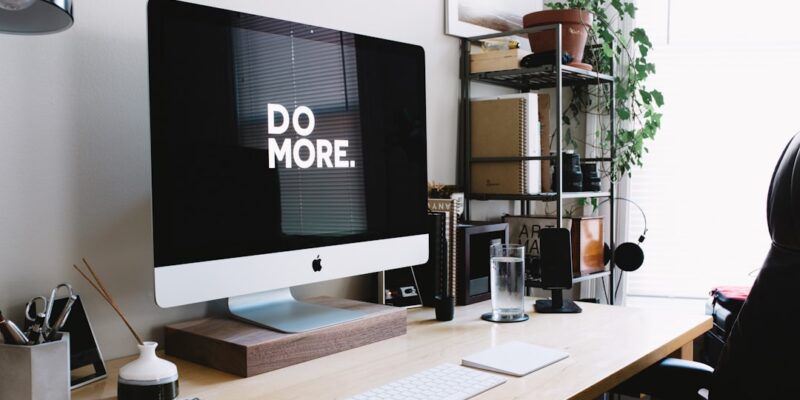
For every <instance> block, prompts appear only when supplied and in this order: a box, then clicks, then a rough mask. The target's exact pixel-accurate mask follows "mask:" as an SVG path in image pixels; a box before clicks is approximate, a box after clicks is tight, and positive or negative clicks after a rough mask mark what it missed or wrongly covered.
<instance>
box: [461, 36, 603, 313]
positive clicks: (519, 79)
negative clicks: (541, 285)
mask: <svg viewBox="0 0 800 400" xmlns="http://www.w3.org/2000/svg"><path fill="white" fill-rule="evenodd" d="M562 29H563V26H562V25H561V24H555V25H546V26H539V27H534V28H526V29H519V30H514V31H507V32H499V33H495V34H489V35H482V36H475V37H471V38H465V39H462V40H461V65H460V73H459V76H460V78H461V94H460V104H459V136H460V153H461V154H460V156H461V163H460V166H461V171H460V175H461V178H462V183H463V185H464V195H465V200H466V201H465V205H464V206H465V210H464V214H465V217H466V219H467V220H469V219H470V201H472V200H512V201H519V202H520V211H521V213H522V214H523V215H529V212H530V210H531V209H532V207H531V202H532V201H548V202H555V203H556V215H555V217H556V224H557V226H558V227H559V228H560V227H561V225H562V223H563V222H562V220H563V216H564V200H566V199H577V198H586V197H589V198H591V197H595V198H609V199H613V198H614V197H615V187H614V182H613V181H611V182H610V186H609V190H608V191H607V192H562V191H561V188H563V185H562V182H561V166H562V159H561V158H562V153H563V132H562V129H563V124H564V121H563V118H562V113H561V110H563V90H564V87H573V86H581V85H609V91H610V96H611V98H612V99H613V98H614V77H613V76H610V75H606V74H601V73H598V72H593V71H586V70H583V69H580V68H575V67H571V66H568V65H562V64H561V63H554V65H545V66H541V67H536V68H518V69H513V70H505V71H491V72H480V73H471V72H470V62H469V55H470V44H471V43H474V42H480V41H481V40H484V39H491V38H497V37H506V36H515V35H523V36H527V34H529V33H534V32H542V31H548V30H554V31H555V36H556V53H555V60H561V59H562V53H563V49H562V43H561V37H562V36H561V32H562ZM612 69H613V66H612ZM471 82H481V83H486V84H491V85H496V86H502V87H507V88H513V89H516V90H519V91H520V92H529V91H531V90H538V89H546V88H555V89H556V96H555V98H556V101H555V103H553V104H554V107H555V109H556V110H558V112H556V115H557V117H556V124H555V125H556V140H555V143H556V155H555V156H539V157H482V158H473V157H472V156H471V143H470V140H471V136H472V135H471V126H470V83H471ZM615 112H616V110H615V109H614V102H613V101H612V102H611V110H610V114H611V117H610V119H611V121H610V128H611V131H612V132H614V131H615V129H616V126H615V118H614V117H615ZM615 146H616V143H615V141H614V135H611V142H610V156H609V157H599V158H586V159H583V160H584V161H590V162H607V163H610V164H611V165H610V166H611V170H613V168H614V157H615V153H616V149H615ZM528 160H550V161H552V162H553V165H554V168H555V179H556V181H555V182H553V184H554V185H557V186H556V187H557V188H559V190H558V191H557V192H552V193H538V194H529V195H528V194H508V195H501V194H486V193H473V192H472V190H471V187H470V185H471V177H470V172H471V171H470V170H471V168H470V166H471V165H472V164H473V163H481V162H519V161H528ZM609 206H610V207H609V232H610V233H611V234H610V236H611V237H610V238H609V246H610V247H611V249H612V252H611V254H612V256H611V261H610V263H609V265H610V266H611V267H610V268H609V270H608V271H604V272H598V273H594V274H589V275H582V276H577V277H574V278H573V283H578V282H584V281H587V280H591V279H597V278H601V277H606V276H608V277H609V290H610V293H609V303H610V304H614V267H613V266H614V265H615V264H614V256H613V254H614V252H613V250H614V248H615V240H614V239H615V236H616V226H615V212H616V210H615V204H614V202H613V201H610V202H609ZM533 287H536V285H535V283H534V285H533Z"/></svg>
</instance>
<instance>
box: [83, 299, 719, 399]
mask: <svg viewBox="0 0 800 400" xmlns="http://www.w3.org/2000/svg"><path fill="white" fill-rule="evenodd" d="M579 304H580V306H581V307H582V308H583V313H581V314H536V313H534V312H533V299H531V298H527V299H526V310H527V311H528V313H529V315H530V316H531V318H530V320H529V321H527V322H521V323H512V324H495V323H490V322H486V321H482V320H481V319H480V315H481V314H482V313H484V312H487V311H489V310H490V308H491V303H490V302H488V301H487V302H482V303H477V304H473V305H469V306H465V307H458V308H456V318H455V320H453V321H450V322H437V321H436V320H434V318H433V314H434V313H433V310H432V309H429V308H424V309H414V310H409V312H408V333H407V334H406V335H404V336H400V337H396V338H393V339H389V340H385V341H382V342H378V343H373V344H370V345H367V346H364V347H360V348H356V349H352V350H348V351H345V352H341V353H337V354H333V355H330V356H327V357H323V358H319V359H316V360H312V361H308V362H304V363H301V364H297V365H293V366H290V367H286V368H283V369H280V370H275V371H272V372H268V373H265V374H262V375H258V376H254V377H251V378H239V377H236V376H233V375H230V374H227V373H223V372H219V371H216V370H213V369H210V368H206V367H203V366H200V365H197V364H193V363H190V362H186V361H182V360H178V359H171V360H172V361H174V362H175V363H176V364H177V365H178V369H179V373H180V392H181V396H180V399H184V398H188V399H191V398H194V397H198V398H199V399H200V400H217V399H237V400H245V399H253V400H255V399H343V398H347V397H349V396H352V395H355V394H358V393H360V392H363V391H366V390H368V389H370V388H373V387H376V386H379V385H383V384H386V383H389V382H392V381H394V380H397V379H400V378H403V377H405V376H407V375H411V374H413V373H416V372H418V371H422V370H424V369H427V368H430V367H433V366H436V365H438V364H441V363H444V362H450V363H455V364H460V363H461V358H462V357H463V356H466V355H468V354H471V353H474V352H477V351H480V350H484V349H487V348H490V347H492V346H494V345H496V344H500V343H504V342H507V341H511V340H519V341H525V342H530V343H533V344H538V345H542V346H549V347H555V348H559V349H563V350H565V351H567V352H568V353H569V354H570V356H569V358H567V359H565V360H563V361H560V362H558V363H556V364H553V365H551V366H549V367H546V368H544V369H542V370H539V371H536V372H533V373H531V374H529V375H527V376H525V377H521V378H514V377H511V376H508V377H506V378H507V379H508V382H506V383H504V384H502V385H500V386H498V387H496V388H494V389H491V390H490V391H488V392H486V393H483V394H482V395H480V396H478V397H477V399H511V398H515V399H522V398H525V399H527V398H530V399H571V398H575V399H593V398H596V397H598V396H600V395H601V394H602V393H603V392H606V391H608V390H609V389H611V388H613V387H614V386H616V385H617V384H618V383H620V382H622V381H624V380H626V379H627V378H629V377H631V376H633V375H634V374H636V373H637V372H639V371H641V370H643V369H644V368H646V367H647V366H649V365H651V364H653V363H655V362H656V361H658V360H660V359H662V358H664V357H667V356H670V355H672V356H679V357H682V358H691V356H692V350H691V349H692V340H693V339H695V338H696V337H698V336H700V335H702V334H703V333H704V332H705V331H707V330H709V329H710V328H711V318H709V317H708V316H704V315H701V314H700V313H698V314H693V315H689V314H686V313H681V312H677V311H676V312H670V311H664V310H658V311H655V312H653V311H647V310H644V309H635V308H625V307H619V306H606V305H598V304H588V303H579ZM130 360H132V358H124V359H119V360H113V361H111V362H109V363H108V369H109V377H108V379H105V380H103V381H100V382H97V383H94V384H91V385H89V386H86V387H83V388H81V389H78V390H75V391H74V392H73V395H72V398H73V399H75V400H82V399H113V398H115V396H116V381H117V377H116V373H117V370H118V369H119V367H120V366H122V365H124V364H125V363H127V362H129V361H130Z"/></svg>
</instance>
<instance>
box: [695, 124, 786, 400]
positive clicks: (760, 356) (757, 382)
mask: <svg viewBox="0 0 800 400" xmlns="http://www.w3.org/2000/svg"><path fill="white" fill-rule="evenodd" d="M767 223H768V225H769V232H770V235H771V236H772V247H771V248H770V250H769V252H768V254H767V257H766V259H765V260H764V265H763V267H762V269H761V272H760V273H759V275H758V278H757V279H756V281H755V283H754V284H753V288H752V289H751V291H750V295H749V296H748V297H747V301H746V302H745V303H744V305H743V306H742V310H741V312H740V313H739V317H738V318H737V320H736V322H735V323H734V325H733V328H732V330H731V333H730V336H729V337H728V341H727V343H726V344H725V348H724V349H723V351H722V355H721V356H720V360H719V363H718V364H717V369H716V370H715V371H714V381H713V385H712V387H711V392H710V399H712V400H714V399H772V398H795V396H797V393H798V389H797V384H796V378H794V379H786V377H787V376H789V375H790V374H793V373H795V374H796V372H797V367H796V366H797V365H798V364H797V363H798V362H800V345H798V343H797V339H796V338H797V337H798V336H800V335H799V332H798V331H796V330H795V328H794V327H795V326H798V325H800V324H798V321H797V320H798V318H800V301H798V298H800V290H798V289H800V134H797V135H795V136H794V137H793V138H792V140H791V141H790V142H789V144H788V145H787V146H786V149H784V151H783V154H782V155H781V158H780V160H779V161H778V165H777V166H776V167H775V172H774V173H773V175H772V183H771V184H770V190H769V194H768V196H767ZM719 251H735V250H734V249H719Z"/></svg>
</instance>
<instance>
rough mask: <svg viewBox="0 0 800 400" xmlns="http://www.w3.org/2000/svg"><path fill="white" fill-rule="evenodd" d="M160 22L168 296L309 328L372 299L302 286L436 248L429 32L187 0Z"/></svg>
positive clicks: (159, 257) (157, 247) (153, 75)
mask: <svg viewBox="0 0 800 400" xmlns="http://www.w3.org/2000/svg"><path fill="white" fill-rule="evenodd" d="M148 35H149V67H150V123H151V157H152V207H153V246H154V266H155V268H154V269H155V295H156V302H157V303H158V304H159V305H160V306H162V307H172V306H178V305H183V304H189V303H196V302H201V301H208V300H213V299H221V298H228V306H229V309H230V311H231V313H232V314H233V315H234V316H235V317H237V318H240V319H244V320H248V321H251V322H253V323H255V324H257V325H261V326H265V327H270V328H274V329H276V330H278V331H283V332H302V331H307V330H311V329H315V328H320V327H324V326H328V325H333V324H337V323H340V322H344V321H348V320H353V319H358V318H360V317H361V314H360V313H358V312H354V311H348V310H339V309H334V308H326V307H322V306H319V305H314V304H309V303H304V302H301V301H298V300H296V299H294V298H293V297H292V295H291V292H290V290H289V288H290V287H292V286H295V285H299V284H306V283H311V282H318V281H325V280H330V279H336V278H343V277H348V276H353V275H359V274H365V273H369V272H375V271H381V270H387V269H393V268H398V267H404V266H411V265H417V264H423V263H425V262H426V260H427V258H428V234H427V228H426V210H427V200H426V198H427V185H426V182H427V169H426V137H425V136H426V132H425V58H424V52H423V50H422V48H421V47H419V46H415V45H410V44H404V43H398V42H394V41H390V40H384V39H378V38H374V37H368V36H364V35H358V34H353V33H348V32H342V31H338V30H334V29H328V28H321V27H317V26H310V25H306V24H303V23H297V22H291V21H285V20H281V19H276V18H268V17H265V16H258V15H251V14H246V13H243V12H236V11H229V10H223V9H218V8H212V7H206V6H201V5H196V4H191V3H185V2H178V1H173V0H150V2H149V4H148Z"/></svg>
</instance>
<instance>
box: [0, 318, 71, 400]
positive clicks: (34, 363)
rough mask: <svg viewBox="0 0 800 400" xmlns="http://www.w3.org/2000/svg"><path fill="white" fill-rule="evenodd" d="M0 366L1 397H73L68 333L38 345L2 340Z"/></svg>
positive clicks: (47, 399) (31, 399)
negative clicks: (10, 342) (14, 343)
mask: <svg viewBox="0 0 800 400" xmlns="http://www.w3.org/2000/svg"><path fill="white" fill-rule="evenodd" d="M59 335H60V337H59ZM0 366H2V368H0V399H15V400H34V399H36V400H50V399H53V400H64V399H69V398H70V384H69V334H67V333H58V334H55V335H54V336H53V341H50V342H47V343H42V344H37V345H29V346H25V345H11V344H0Z"/></svg>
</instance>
